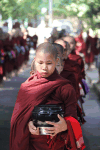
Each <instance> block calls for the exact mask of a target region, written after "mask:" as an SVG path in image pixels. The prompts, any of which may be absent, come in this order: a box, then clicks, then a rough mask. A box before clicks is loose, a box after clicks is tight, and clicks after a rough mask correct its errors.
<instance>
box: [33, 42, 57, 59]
mask: <svg viewBox="0 0 100 150" xmlns="http://www.w3.org/2000/svg"><path fill="white" fill-rule="evenodd" d="M37 52H43V53H49V54H52V55H53V56H54V57H55V59H57V49H56V47H55V46H54V45H53V44H51V43H49V42H45V43H42V44H40V45H39V46H38V47H37V49H36V53H37Z"/></svg>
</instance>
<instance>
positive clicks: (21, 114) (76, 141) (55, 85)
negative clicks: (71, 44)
mask: <svg viewBox="0 0 100 150" xmlns="http://www.w3.org/2000/svg"><path fill="white" fill-rule="evenodd" d="M34 60H35V67H36V70H37V72H36V73H35V74H34V75H33V76H31V77H29V78H28V79H27V80H26V81H25V82H24V83H22V84H21V87H20V90H19V93H18V97H17V100H16V103H15V107H14V111H13V114H12V118H11V130H10V150H40V149H44V150H64V147H65V146H66V148H70V149H73V150H74V149H81V150H83V149H84V148H85V146H84V141H83V136H82V131H81V127H80V124H79V122H78V121H77V110H76V102H77V100H76V95H75V90H74V89H73V87H72V86H71V85H70V82H69V81H68V80H66V79H64V78H62V77H61V76H59V75H58V73H57V71H56V69H55V67H56V64H57V51H56V49H55V47H54V45H52V44H50V43H43V44H40V45H39V46H38V48H37V49H36V57H35V59H34ZM39 104H45V105H47V104H58V105H60V106H61V107H62V109H63V110H64V118H62V117H61V116H60V115H58V118H59V122H57V123H55V122H49V121H48V120H47V122H46V123H47V124H52V125H53V126H54V127H52V129H51V128H49V129H46V128H45V132H46V133H49V134H50V135H48V136H47V135H39V128H36V127H35V126H34V125H33V122H32V117H31V116H32V111H33V109H34V106H37V105H39Z"/></svg>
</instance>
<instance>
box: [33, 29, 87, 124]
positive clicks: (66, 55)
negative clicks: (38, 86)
mask: <svg viewBox="0 0 100 150" xmlns="http://www.w3.org/2000/svg"><path fill="white" fill-rule="evenodd" d="M78 38H79V39H80V40H78ZM78 38H74V37H73V36H70V35H66V34H65V33H64V32H63V34H61V32H60V34H58V36H57V30H55V31H54V32H53V34H52V35H51V36H50V37H49V38H48V39H45V42H50V43H53V44H54V46H55V47H56V48H57V51H58V57H59V61H58V64H57V66H56V69H57V71H58V73H59V74H60V75H61V76H62V77H64V78H66V79H67V80H69V81H71V83H72V85H73V87H74V89H75V91H76V95H77V115H78V119H79V122H80V124H84V123H85V119H84V116H85V112H84V109H83V106H82V104H83V103H84V99H83V97H85V96H86V94H87V93H88V92H89V89H88V90H87V91H86V89H85V88H84V86H86V87H88V86H87V84H86V82H85V85H84V83H83V81H85V76H86V75H85V67H84V61H83V58H82V57H81V56H80V55H79V52H84V53H85V50H86V44H85V42H84V40H83V38H82V33H81V34H80V35H79V37H78ZM77 42H79V43H81V45H78V44H77ZM61 46H62V47H63V49H62V48H61ZM61 49H62V50H61ZM85 56H86V55H85ZM86 59H87V56H86ZM31 73H32V71H31Z"/></svg>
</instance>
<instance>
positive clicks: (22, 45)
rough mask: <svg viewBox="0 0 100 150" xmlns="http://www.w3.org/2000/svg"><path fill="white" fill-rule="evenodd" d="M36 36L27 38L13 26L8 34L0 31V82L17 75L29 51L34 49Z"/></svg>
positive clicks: (26, 35) (23, 32) (25, 61)
mask: <svg viewBox="0 0 100 150" xmlns="http://www.w3.org/2000/svg"><path fill="white" fill-rule="evenodd" d="M37 40H38V37H37V35H34V36H32V37H31V36H29V35H28V33H27V31H26V30H23V31H21V29H20V28H19V27H18V26H17V27H16V26H13V29H12V31H11V32H10V33H6V32H3V30H2V29H0V82H2V81H3V80H7V79H8V78H9V77H12V76H14V74H15V75H18V73H19V72H20V70H21V68H22V66H23V64H24V66H26V64H27V62H28V60H29V50H30V48H31V47H33V48H34V49H36V44H37Z"/></svg>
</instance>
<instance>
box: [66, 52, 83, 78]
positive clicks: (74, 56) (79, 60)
mask: <svg viewBox="0 0 100 150" xmlns="http://www.w3.org/2000/svg"><path fill="white" fill-rule="evenodd" d="M68 57H69V59H70V60H73V61H76V62H77V63H78V64H79V66H80V68H81V77H82V78H83V79H85V70H84V62H83V59H82V57H81V56H79V55H77V54H76V53H75V51H73V52H72V53H71V54H69V56H68Z"/></svg>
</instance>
